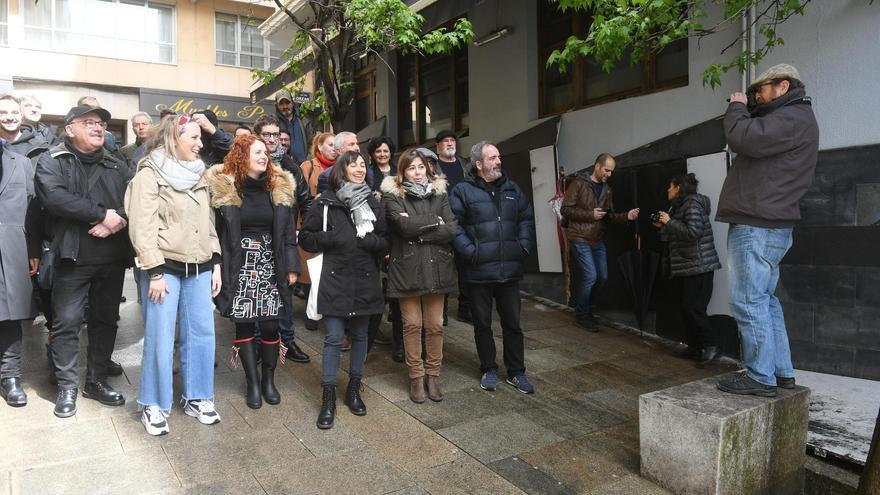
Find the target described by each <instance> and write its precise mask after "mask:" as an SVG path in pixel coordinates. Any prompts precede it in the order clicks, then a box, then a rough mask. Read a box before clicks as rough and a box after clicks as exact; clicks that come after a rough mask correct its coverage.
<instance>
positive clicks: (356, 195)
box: [300, 151, 388, 429]
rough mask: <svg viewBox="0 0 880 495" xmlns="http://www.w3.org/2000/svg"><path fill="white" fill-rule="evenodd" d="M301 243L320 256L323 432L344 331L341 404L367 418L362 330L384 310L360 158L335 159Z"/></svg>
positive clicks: (378, 248) (374, 214)
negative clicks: (347, 349) (346, 346)
mask: <svg viewBox="0 0 880 495" xmlns="http://www.w3.org/2000/svg"><path fill="white" fill-rule="evenodd" d="M325 215H326V228H325V227H324V225H325V220H324V219H325ZM300 244H301V245H302V247H303V249H305V250H306V251H309V252H312V253H323V260H324V261H323V265H322V268H321V279H320V281H319V284H318V289H317V290H318V307H317V309H318V313H320V314H321V315H323V316H324V327H325V328H326V330H327V335H326V336H325V338H324V351H323V354H324V355H323V363H322V366H323V377H322V379H321V385H322V387H323V396H322V399H321V411H320V413H319V414H318V421H317V425H318V428H321V429H327V428H332V427H333V422H334V419H335V417H336V374H337V372H338V369H339V361H340V353H341V347H342V337H343V334H344V332H345V328H346V326H347V327H348V329H349V332H350V335H351V340H352V344H351V355H350V365H349V371H348V374H349V380H348V388H347V389H346V392H345V399H344V403H345V404H346V405H348V407H349V409H350V410H351V412H352V414H354V415H357V416H363V415H364V414H367V406H366V405H365V404H364V403H363V401H362V400H361V396H360V390H361V386H362V385H361V377H362V376H363V372H364V361H365V360H366V357H367V326H368V324H369V321H370V316H371V315H376V314H381V313H382V311H383V310H384V309H385V298H384V296H383V295H382V285H381V284H380V282H379V269H380V268H379V263H380V262H381V260H382V258H384V257H385V254H386V250H387V247H388V242H387V240H386V238H385V215H384V213H383V211H382V207H381V206H380V204H379V201H378V200H377V199H376V197H375V196H374V195H373V193H372V191H370V186H369V184H367V166H366V163H364V159H363V157H361V155H360V153H358V152H356V151H348V152H345V153H343V154H342V155H341V156H340V157H339V158H338V159H337V160H336V164H335V165H334V166H333V168H332V169H331V172H330V177H329V189H327V191H325V192H323V193H322V194H321V195H320V196H318V197H317V199H316V200H315V206H314V207H313V208H312V209H311V210H310V211H309V214H308V215H307V216H306V219H305V221H304V222H303V227H302V230H301V231H300Z"/></svg>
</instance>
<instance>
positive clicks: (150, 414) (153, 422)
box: [141, 406, 171, 437]
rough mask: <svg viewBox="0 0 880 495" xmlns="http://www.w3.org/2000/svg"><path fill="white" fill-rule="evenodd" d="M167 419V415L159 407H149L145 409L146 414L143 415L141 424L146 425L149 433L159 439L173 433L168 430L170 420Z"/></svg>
mask: <svg viewBox="0 0 880 495" xmlns="http://www.w3.org/2000/svg"><path fill="white" fill-rule="evenodd" d="M166 418H167V417H166V416H165V413H164V412H162V410H161V409H159V406H147V407H145V408H144V413H143V414H141V423H143V424H144V428H146V430H147V433H149V434H150V435H153V436H154V437H157V436H159V435H164V434H166V433H168V432H169V431H171V430H170V429H169V428H168V420H167V419H166Z"/></svg>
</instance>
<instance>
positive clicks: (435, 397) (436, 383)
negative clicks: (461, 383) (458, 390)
mask: <svg viewBox="0 0 880 495" xmlns="http://www.w3.org/2000/svg"><path fill="white" fill-rule="evenodd" d="M427 381H428V398H429V399H431V400H432V401H434V402H440V401H441V400H443V391H442V390H440V377H439V376H434V375H428V380H427Z"/></svg>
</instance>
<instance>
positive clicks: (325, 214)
mask: <svg viewBox="0 0 880 495" xmlns="http://www.w3.org/2000/svg"><path fill="white" fill-rule="evenodd" d="M322 230H323V231H324V232H327V205H324V227H323V228H322Z"/></svg>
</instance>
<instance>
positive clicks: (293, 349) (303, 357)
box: [284, 340, 311, 363]
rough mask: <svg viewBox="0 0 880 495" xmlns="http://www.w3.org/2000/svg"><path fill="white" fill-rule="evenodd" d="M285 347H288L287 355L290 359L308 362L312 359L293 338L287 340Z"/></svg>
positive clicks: (296, 361) (295, 361)
mask: <svg viewBox="0 0 880 495" xmlns="http://www.w3.org/2000/svg"><path fill="white" fill-rule="evenodd" d="M284 347H287V354H286V355H285V356H286V357H287V359H288V360H290V361H293V362H294V363H308V362H309V361H311V358H309V355H308V354H306V353H305V352H303V350H302V349H300V348H299V346H298V345H296V341H295V340H291V341H290V342H285V343H284Z"/></svg>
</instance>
